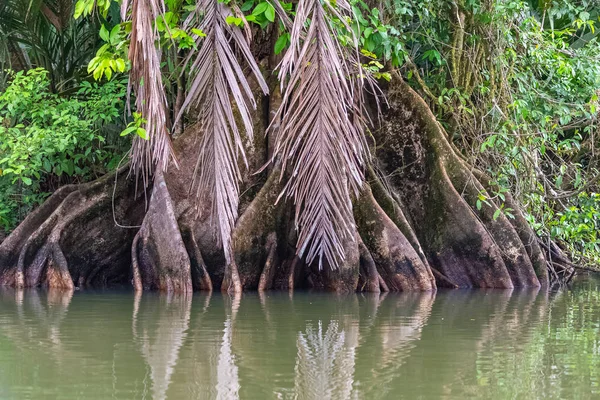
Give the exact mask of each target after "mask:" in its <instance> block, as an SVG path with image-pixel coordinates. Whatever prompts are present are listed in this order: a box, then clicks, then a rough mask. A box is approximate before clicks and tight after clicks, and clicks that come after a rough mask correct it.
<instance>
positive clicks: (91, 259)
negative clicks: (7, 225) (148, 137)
mask: <svg viewBox="0 0 600 400" xmlns="http://www.w3.org/2000/svg"><path fill="white" fill-rule="evenodd" d="M123 170H124V168H123V169H121V171H118V172H122V171H123ZM118 172H117V173H118ZM114 177H115V175H114V174H110V175H107V176H105V177H103V178H100V179H99V180H97V181H94V182H91V183H88V184H83V185H79V186H65V187H63V188H61V189H59V190H57V191H56V192H55V193H54V194H53V195H52V196H51V197H50V198H49V199H48V200H47V201H46V202H45V203H44V204H43V205H42V206H40V207H39V208H38V209H36V210H35V211H34V212H32V213H31V214H30V215H29V216H28V217H27V218H26V219H25V221H23V223H22V224H21V225H20V226H19V227H18V228H17V229H16V230H15V231H14V232H13V233H12V234H11V235H10V236H9V237H8V238H7V239H6V240H5V241H4V242H3V243H2V244H1V245H0V269H1V272H0V273H1V275H0V284H1V285H3V286H13V287H38V286H45V287H50V288H62V289H73V288H74V287H75V286H78V287H81V286H105V285H108V284H111V283H115V282H125V281H126V280H127V277H128V276H129V268H128V266H129V265H130V259H129V246H130V243H131V241H132V239H133V236H134V234H135V231H132V230H131V229H125V228H120V227H118V226H116V225H115V224H114V222H113V219H112V218H110V216H111V215H113V201H112V197H111V195H112V192H113V190H112V189H113V184H114V180H113V179H114ZM134 186H135V185H134V183H133V182H131V181H128V180H127V179H125V178H123V179H121V181H120V182H119V183H118V185H117V187H116V190H115V201H114V212H115V218H117V219H118V220H120V221H123V222H125V223H126V224H128V225H135V224H136V223H139V221H140V219H141V214H142V212H143V200H142V199H141V196H136V195H135V189H134Z"/></svg>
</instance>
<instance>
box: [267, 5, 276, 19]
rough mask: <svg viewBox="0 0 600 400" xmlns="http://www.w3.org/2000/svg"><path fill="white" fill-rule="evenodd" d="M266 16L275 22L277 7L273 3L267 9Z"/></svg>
mask: <svg viewBox="0 0 600 400" xmlns="http://www.w3.org/2000/svg"><path fill="white" fill-rule="evenodd" d="M265 17H266V18H267V19H268V20H269V21H271V22H275V8H274V7H273V6H272V5H271V4H269V6H268V7H267V9H266V10H265Z"/></svg>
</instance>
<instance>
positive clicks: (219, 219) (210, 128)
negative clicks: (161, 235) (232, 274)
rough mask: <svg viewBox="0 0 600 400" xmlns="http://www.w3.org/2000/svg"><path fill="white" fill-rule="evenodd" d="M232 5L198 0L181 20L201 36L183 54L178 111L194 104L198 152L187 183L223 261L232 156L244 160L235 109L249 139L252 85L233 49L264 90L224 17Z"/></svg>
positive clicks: (235, 186)
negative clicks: (187, 77) (186, 81)
mask: <svg viewBox="0 0 600 400" xmlns="http://www.w3.org/2000/svg"><path fill="white" fill-rule="evenodd" d="M231 15H233V12H232V10H231V9H230V8H229V7H228V6H227V5H225V4H223V3H221V2H219V1H218V0H200V1H199V2H198V4H197V7H196V12H195V13H193V14H192V15H191V16H190V17H189V18H188V19H187V20H186V22H185V25H186V27H191V26H194V25H195V26H197V27H198V28H199V29H200V30H201V31H202V32H203V33H204V34H205V35H206V36H205V37H204V38H203V39H200V38H198V40H197V43H198V47H199V49H198V50H197V51H194V52H193V53H192V54H190V56H189V57H188V61H189V62H190V63H191V64H190V70H191V74H192V78H193V79H192V82H191V85H190V88H189V91H188V94H187V97H186V99H185V101H184V104H183V107H182V109H181V112H180V115H179V116H178V117H177V119H179V118H181V114H182V113H183V112H184V111H185V110H186V109H188V108H189V107H190V106H194V107H197V108H199V110H200V115H199V117H200V118H199V119H200V121H199V123H200V127H201V130H202V136H201V139H200V155H199V157H198V161H197V163H196V170H195V173H194V181H193V182H192V187H195V188H196V190H197V197H198V199H200V200H202V199H203V198H208V199H209V200H210V201H212V211H211V217H212V221H215V222H216V223H217V224H218V232H219V235H218V238H219V239H220V241H221V243H222V244H223V248H224V250H225V257H226V259H227V261H229V260H230V259H231V232H232V231H233V227H234V225H235V221H236V220H237V217H238V203H239V181H240V180H241V173H240V168H239V166H238V158H239V157H241V158H242V160H243V162H244V163H245V165H246V167H247V166H248V162H247V160H246V154H245V151H244V144H243V141H242V132H241V131H240V127H238V122H237V120H236V115H238V116H239V117H240V119H241V122H242V125H243V129H244V131H245V134H246V137H247V138H248V140H250V141H251V140H252V137H253V128H252V116H251V114H250V109H251V108H252V109H256V102H255V100H254V96H253V93H252V89H251V87H250V84H249V83H248V80H247V79H246V75H245V74H244V71H243V70H242V67H241V65H240V63H239V61H238V58H237V56H236V54H238V55H239V56H240V58H241V59H243V60H244V61H245V63H246V64H247V65H248V66H249V67H250V71H251V72H252V74H253V75H254V77H255V78H256V80H257V82H258V84H259V85H260V88H261V89H262V91H263V93H264V94H268V92H269V90H268V87H267V84H266V82H265V80H264V79H263V76H262V74H261V72H260V69H259V67H258V65H257V64H256V61H255V60H254V57H253V55H252V52H251V51H250V47H249V45H248V42H247V41H246V38H245V37H244V34H243V32H242V31H241V29H240V28H239V27H237V26H235V25H230V24H228V23H227V22H226V18H227V17H228V16H231Z"/></svg>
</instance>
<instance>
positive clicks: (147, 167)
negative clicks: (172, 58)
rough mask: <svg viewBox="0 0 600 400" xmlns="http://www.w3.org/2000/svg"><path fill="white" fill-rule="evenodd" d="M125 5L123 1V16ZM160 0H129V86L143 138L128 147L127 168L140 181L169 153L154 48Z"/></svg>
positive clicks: (166, 159)
mask: <svg viewBox="0 0 600 400" xmlns="http://www.w3.org/2000/svg"><path fill="white" fill-rule="evenodd" d="M128 6H129V2H128V1H127V0H125V1H123V4H122V8H121V11H122V13H123V15H122V18H123V19H125V17H126V12H127V9H128ZM164 8H165V6H164V2H163V0H133V1H132V2H131V24H132V29H131V44H130V47H129V61H130V62H131V71H130V76H129V84H130V87H133V90H134V92H135V103H136V109H137V111H138V112H139V113H141V115H142V117H143V118H144V119H145V120H146V124H145V128H146V133H147V139H148V140H145V139H142V138H140V137H138V136H136V137H135V138H134V140H133V144H132V147H131V169H132V170H133V171H135V172H136V173H141V175H142V177H143V179H144V182H145V183H147V179H148V177H149V176H150V175H151V174H153V173H154V171H155V169H156V168H160V169H161V170H162V171H165V170H166V169H167V165H168V163H169V158H170V156H171V155H172V154H173V153H172V148H171V140H170V138H169V134H168V131H167V119H166V105H167V98H166V96H165V92H164V89H163V84H162V76H161V70H160V53H159V50H158V49H157V48H156V45H155V41H156V40H157V36H158V34H157V32H156V30H155V28H154V27H153V23H154V20H155V19H156V18H158V17H159V16H160V15H161V13H163V12H164Z"/></svg>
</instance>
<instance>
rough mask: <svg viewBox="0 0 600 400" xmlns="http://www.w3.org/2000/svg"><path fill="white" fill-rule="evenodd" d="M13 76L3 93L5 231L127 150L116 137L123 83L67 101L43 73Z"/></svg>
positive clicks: (1, 202)
mask: <svg viewBox="0 0 600 400" xmlns="http://www.w3.org/2000/svg"><path fill="white" fill-rule="evenodd" d="M10 77H11V82H10V84H9V85H8V87H7V88H6V90H5V91H4V92H3V93H1V94H0V188H2V190H0V227H2V228H3V229H5V230H9V229H11V228H13V227H14V226H15V225H16V224H17V223H18V222H19V221H20V220H21V219H22V218H23V217H24V215H25V214H26V213H27V212H28V211H29V210H30V209H31V208H32V207H33V206H35V205H36V204H38V203H39V202H40V201H42V200H43V199H44V198H45V197H46V196H47V192H49V191H51V190H54V189H56V187H57V186H58V185H61V184H64V183H69V182H72V183H75V182H83V181H87V180H90V179H93V178H96V177H98V176H100V175H102V174H104V173H105V172H106V171H107V170H109V169H111V168H114V167H115V166H116V164H117V163H118V161H119V160H120V158H121V157H122V154H123V153H124V149H126V148H127V146H128V143H127V142H126V141H125V140H122V139H121V140H115V139H114V136H115V132H118V131H120V129H121V128H120V125H121V118H122V110H123V107H124V96H125V85H124V82H122V81H113V82H111V83H109V84H106V85H103V86H99V85H97V84H90V83H84V84H82V85H81V87H80V88H79V90H78V91H77V92H76V93H75V94H74V95H73V96H72V97H70V98H63V97H60V96H58V95H56V94H53V93H51V92H50V90H49V87H50V81H49V79H48V73H47V71H44V70H42V69H33V70H30V71H28V72H27V73H24V72H17V73H14V72H11V73H10ZM117 137H118V136H117Z"/></svg>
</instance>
